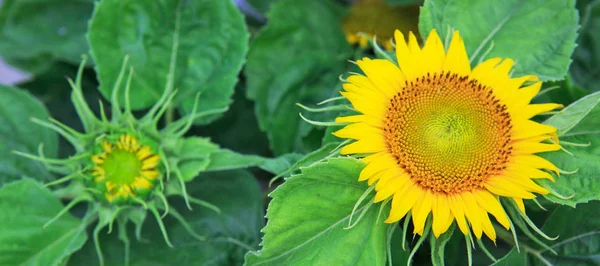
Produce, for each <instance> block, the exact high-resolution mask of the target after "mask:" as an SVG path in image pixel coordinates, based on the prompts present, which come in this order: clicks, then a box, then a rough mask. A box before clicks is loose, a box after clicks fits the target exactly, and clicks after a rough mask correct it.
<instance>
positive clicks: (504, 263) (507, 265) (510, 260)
mask: <svg viewBox="0 0 600 266" xmlns="http://www.w3.org/2000/svg"><path fill="white" fill-rule="evenodd" d="M517 265H523V266H525V265H527V253H525V251H524V250H521V252H519V251H518V250H517V249H516V248H513V249H512V250H511V251H510V252H509V253H508V254H506V256H504V257H503V258H501V259H499V260H498V261H496V262H495V263H494V264H492V265H491V266H517Z"/></svg>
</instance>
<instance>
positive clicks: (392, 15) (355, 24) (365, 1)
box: [342, 0, 419, 51]
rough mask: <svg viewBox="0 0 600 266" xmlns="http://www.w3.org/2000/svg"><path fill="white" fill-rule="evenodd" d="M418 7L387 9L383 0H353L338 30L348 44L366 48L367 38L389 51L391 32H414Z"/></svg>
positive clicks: (387, 6) (390, 47) (391, 47)
mask: <svg viewBox="0 0 600 266" xmlns="http://www.w3.org/2000/svg"><path fill="white" fill-rule="evenodd" d="M418 16H419V7H418V6H411V7H391V6H389V5H388V4H386V3H385V1H384V0H357V1H355V2H354V3H353V4H352V5H351V6H350V12H349V13H348V15H347V16H346V17H345V18H344V20H343V21H342V28H343V29H344V32H345V34H346V39H347V40H348V42H349V43H350V44H359V45H360V46H361V47H363V48H364V47H366V46H367V44H368V40H367V38H366V37H365V36H362V35H361V34H360V33H364V34H366V35H368V36H369V37H371V38H373V37H374V36H376V37H377V43H378V44H379V45H381V46H383V47H384V48H385V49H386V50H388V51H391V50H393V46H392V43H391V42H390V41H391V39H392V37H393V33H394V30H396V29H399V30H401V31H404V32H408V31H414V32H416V31H417V22H418Z"/></svg>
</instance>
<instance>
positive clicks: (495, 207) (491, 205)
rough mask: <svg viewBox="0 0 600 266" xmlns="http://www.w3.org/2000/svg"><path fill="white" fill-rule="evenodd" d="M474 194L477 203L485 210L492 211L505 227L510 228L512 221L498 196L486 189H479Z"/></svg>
mask: <svg viewBox="0 0 600 266" xmlns="http://www.w3.org/2000/svg"><path fill="white" fill-rule="evenodd" d="M473 195H474V196H475V198H476V199H477V203H478V204H479V206H481V207H482V208H483V209H484V210H485V211H487V212H489V213H491V214H492V215H493V216H494V217H495V218H496V221H498V222H499V223H500V224H501V225H502V226H504V228H506V229H507V230H508V229H509V228H510V221H509V220H508V216H506V212H505V211H504V208H502V205H501V204H500V202H499V201H498V199H497V198H496V197H494V196H493V195H492V194H490V192H488V191H486V190H477V191H474V192H473Z"/></svg>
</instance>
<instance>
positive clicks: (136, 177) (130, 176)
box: [92, 134, 160, 202]
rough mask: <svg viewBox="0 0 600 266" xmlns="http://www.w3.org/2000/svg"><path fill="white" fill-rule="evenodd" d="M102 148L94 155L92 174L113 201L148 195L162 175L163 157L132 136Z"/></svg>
mask: <svg viewBox="0 0 600 266" xmlns="http://www.w3.org/2000/svg"><path fill="white" fill-rule="evenodd" d="M101 149H102V151H101V152H100V153H98V154H96V155H93V156H92V162H93V163H94V168H93V171H92V175H93V176H94V183H96V184H98V185H99V186H100V189H101V190H103V191H104V196H105V197H106V199H107V200H108V201H109V202H113V201H114V200H115V199H123V200H126V199H128V198H131V197H145V196H147V194H148V192H149V191H150V189H151V188H152V187H154V183H155V181H156V179H157V177H158V176H159V172H158V170H157V164H158V162H159V160H160V157H159V156H158V155H155V154H154V153H153V152H152V150H151V148H150V147H149V146H147V145H143V144H140V143H139V140H138V139H137V138H136V137H133V136H131V135H129V134H124V135H121V136H120V137H119V138H118V139H117V141H115V142H111V141H108V140H104V141H103V142H102V144H101Z"/></svg>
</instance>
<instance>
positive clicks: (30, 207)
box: [0, 179, 87, 266]
mask: <svg viewBox="0 0 600 266" xmlns="http://www.w3.org/2000/svg"><path fill="white" fill-rule="evenodd" d="M62 208H63V205H62V204H61V203H60V201H59V200H58V199H57V198H55V197H54V195H52V193H51V192H50V191H49V190H48V189H45V188H42V187H41V186H40V184H38V183H36V182H35V181H33V180H31V179H24V180H20V181H17V182H14V183H9V184H6V185H4V187H2V188H1V189H0V221H2V223H0V254H1V255H0V265H23V266H25V265H31V266H34V265H39V266H42V265H43V266H53V265H63V261H64V259H65V258H66V257H68V256H69V255H70V254H71V253H73V252H75V251H76V250H78V249H79V248H81V246H83V244H84V243H85V241H86V240H87V235H86V233H85V227H86V224H84V223H82V222H81V221H80V220H78V219H76V218H74V217H72V216H71V215H69V214H66V215H64V216H62V217H61V218H59V219H58V220H56V221H55V222H54V223H52V224H50V225H49V226H48V227H46V228H43V227H42V226H44V224H45V223H46V222H48V221H49V220H50V219H52V218H53V217H54V216H55V215H56V214H57V213H58V212H59V211H60V210H61V209H62Z"/></svg>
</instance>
